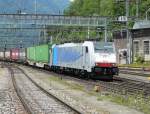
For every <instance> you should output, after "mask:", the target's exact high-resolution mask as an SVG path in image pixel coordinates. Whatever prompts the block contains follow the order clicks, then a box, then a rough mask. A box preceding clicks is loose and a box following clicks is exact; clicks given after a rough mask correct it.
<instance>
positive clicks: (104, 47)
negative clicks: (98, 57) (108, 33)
mask: <svg viewBox="0 0 150 114" xmlns="http://www.w3.org/2000/svg"><path fill="white" fill-rule="evenodd" d="M94 51H95V53H113V52H114V48H113V43H111V42H107V43H105V42H94Z"/></svg>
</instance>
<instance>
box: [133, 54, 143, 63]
mask: <svg viewBox="0 0 150 114" xmlns="http://www.w3.org/2000/svg"><path fill="white" fill-rule="evenodd" d="M134 61H135V63H139V64H141V63H144V62H145V61H144V57H142V56H139V55H136V56H135V59H134Z"/></svg>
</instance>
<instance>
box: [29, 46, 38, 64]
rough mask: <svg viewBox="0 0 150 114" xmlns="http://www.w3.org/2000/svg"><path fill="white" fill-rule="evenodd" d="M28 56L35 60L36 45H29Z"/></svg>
mask: <svg viewBox="0 0 150 114" xmlns="http://www.w3.org/2000/svg"><path fill="white" fill-rule="evenodd" d="M27 58H28V60H30V61H35V60H36V58H35V47H29V48H27Z"/></svg>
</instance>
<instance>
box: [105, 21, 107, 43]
mask: <svg viewBox="0 0 150 114" xmlns="http://www.w3.org/2000/svg"><path fill="white" fill-rule="evenodd" d="M105 42H107V19H105Z"/></svg>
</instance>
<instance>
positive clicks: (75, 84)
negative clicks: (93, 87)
mask: <svg viewBox="0 0 150 114" xmlns="http://www.w3.org/2000/svg"><path fill="white" fill-rule="evenodd" d="M49 80H50V81H56V82H59V83H60V84H63V85H66V86H68V87H69V88H70V89H75V90H81V91H84V86H83V85H80V84H78V83H70V82H68V81H66V80H63V79H61V78H59V77H55V76H52V77H50V78H49Z"/></svg>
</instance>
